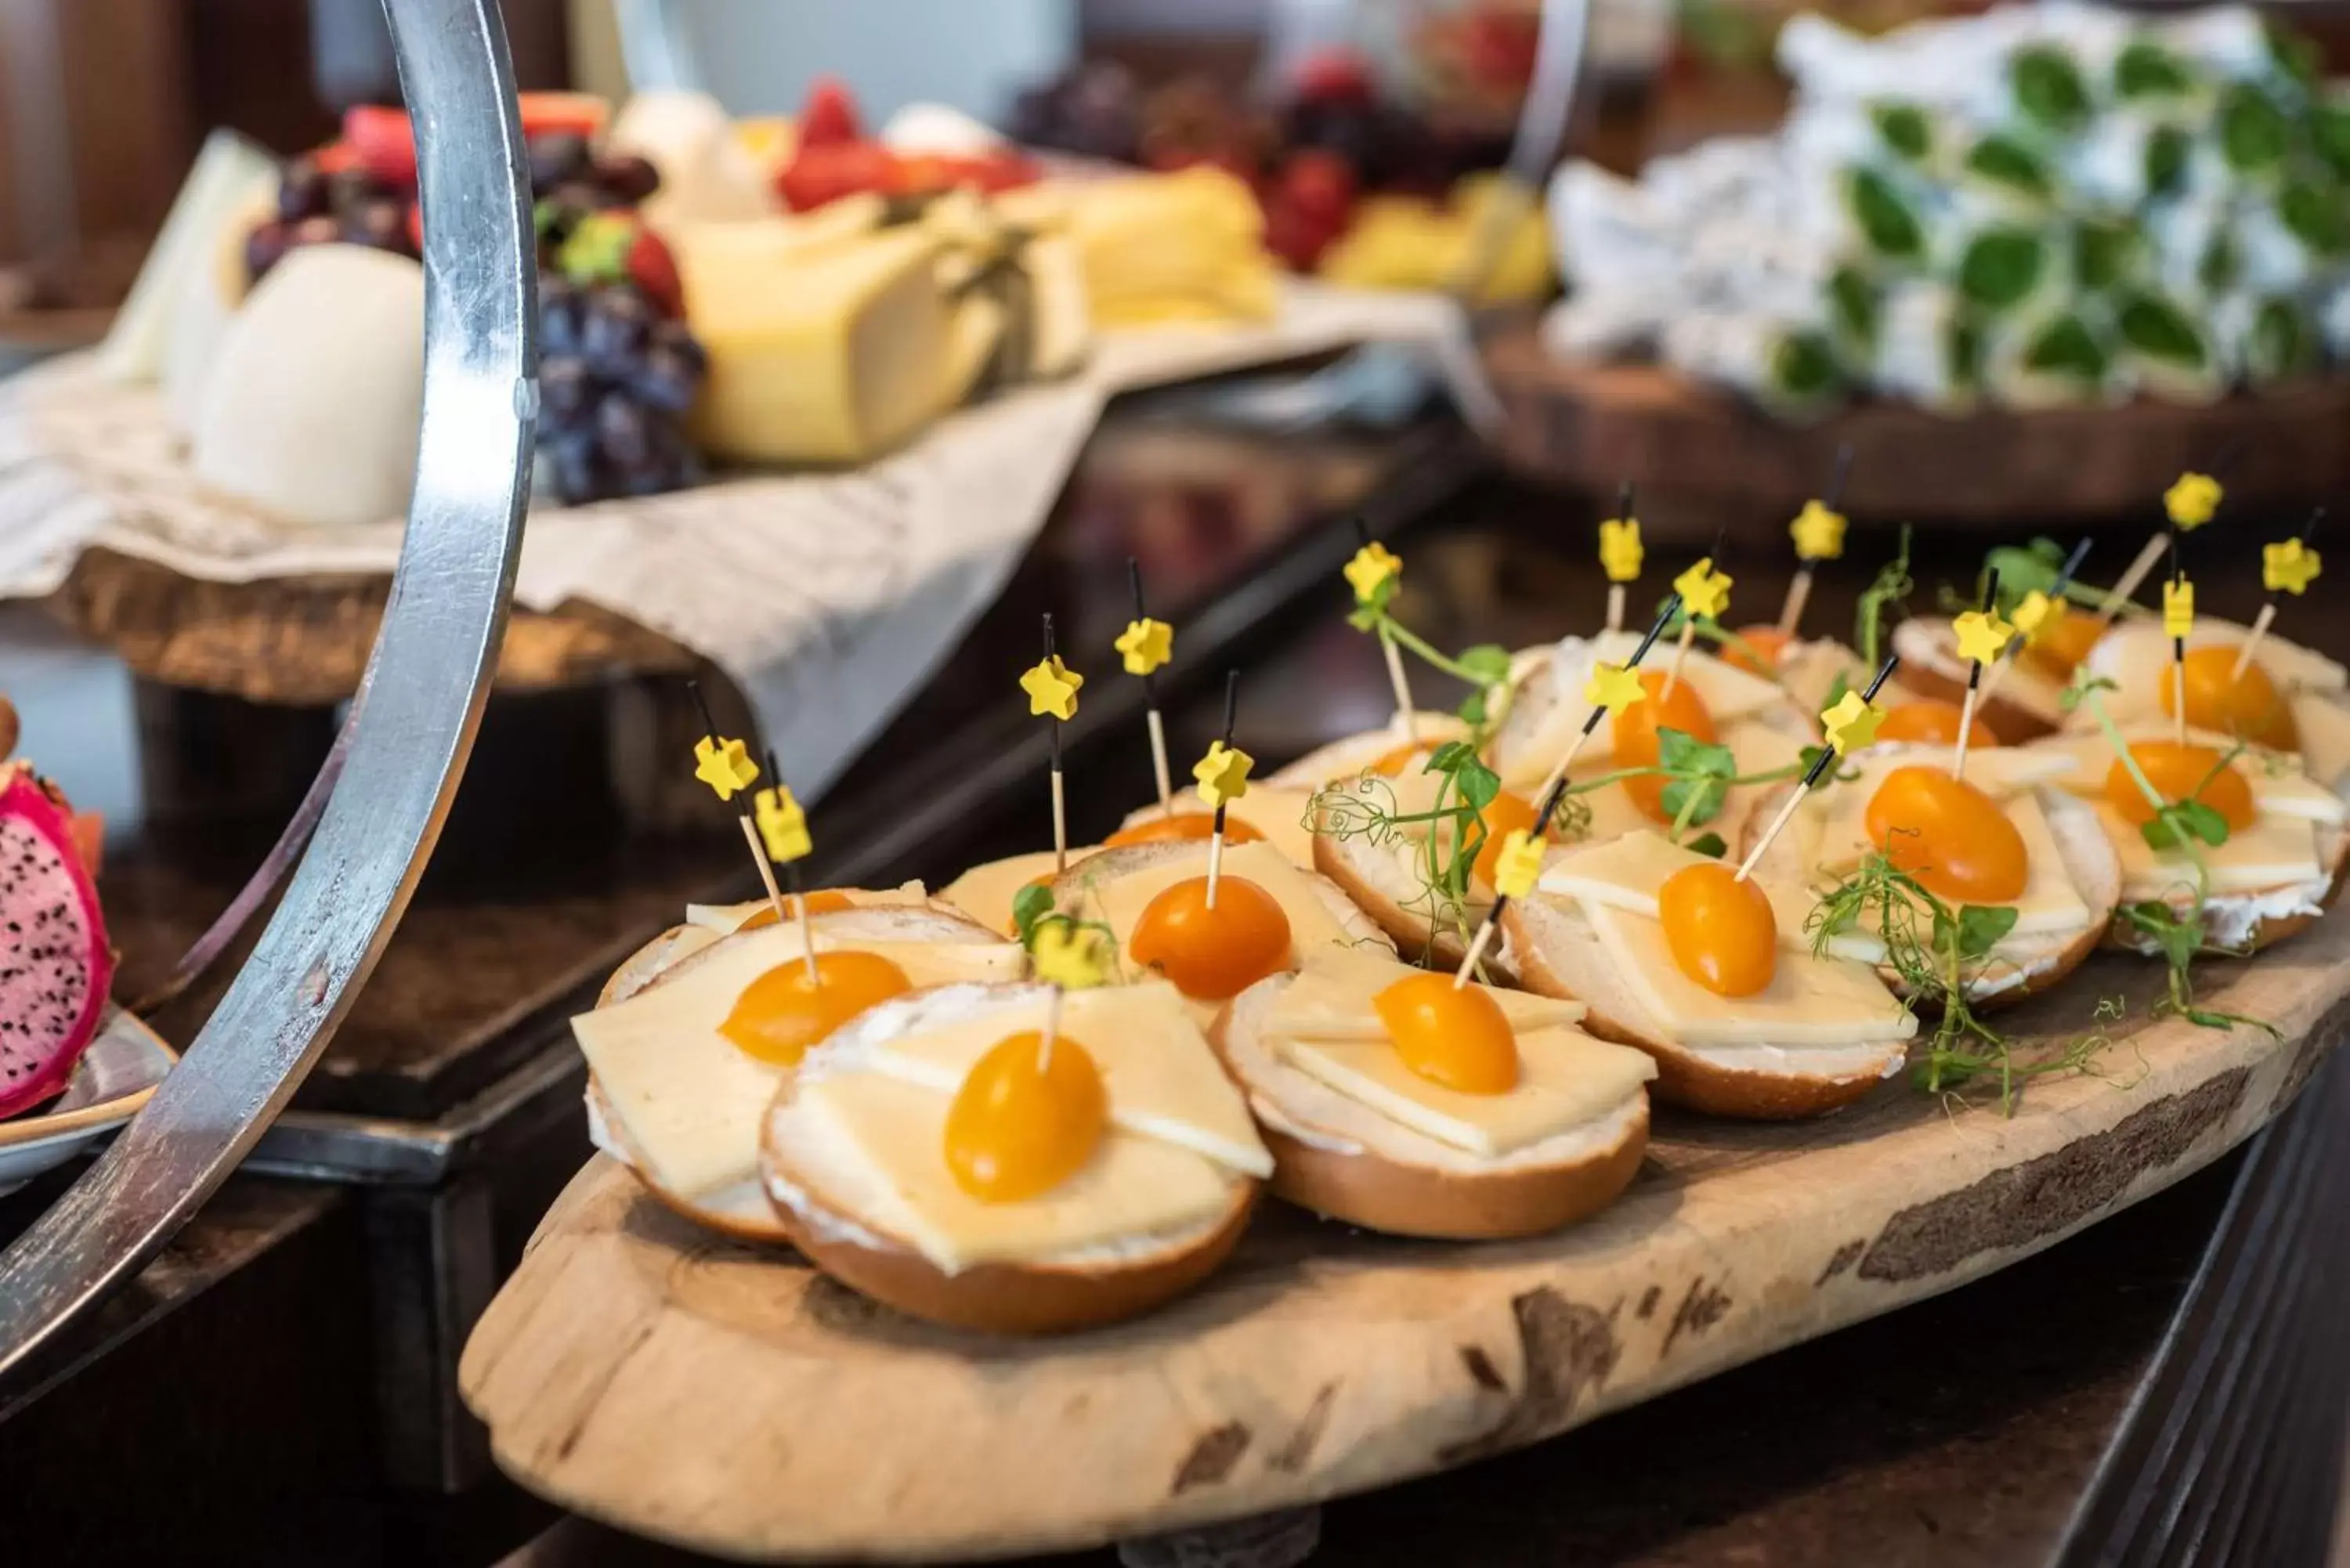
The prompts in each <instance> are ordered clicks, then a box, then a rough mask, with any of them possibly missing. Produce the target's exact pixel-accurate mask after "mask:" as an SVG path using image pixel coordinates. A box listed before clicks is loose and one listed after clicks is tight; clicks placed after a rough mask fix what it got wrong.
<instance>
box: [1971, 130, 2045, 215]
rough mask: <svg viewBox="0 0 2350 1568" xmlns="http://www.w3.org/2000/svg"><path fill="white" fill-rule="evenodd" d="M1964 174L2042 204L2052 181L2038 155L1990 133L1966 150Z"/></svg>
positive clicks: (1995, 132)
mask: <svg viewBox="0 0 2350 1568" xmlns="http://www.w3.org/2000/svg"><path fill="white" fill-rule="evenodd" d="M1966 169H1967V172H1968V173H1970V174H1972V175H1974V176H1975V177H1977V178H1978V179H1981V180H1985V181H1988V182H1991V184H1994V185H1997V186H1999V187H2001V188H2002V189H2003V190H2006V191H2008V192H2012V193H2013V194H2015V195H2018V196H2022V197H2025V198H2027V199H2028V200H2031V201H2033V202H2045V201H2046V200H2048V198H2049V197H2050V196H2052V195H2054V193H2055V190H2056V182H2055V181H2054V179H2053V178H2052V177H2051V176H2050V175H2049V172H2048V165H2047V163H2046V162H2045V161H2043V159H2042V158H2041V156H2040V155H2039V154H2038V153H2037V152H2034V151H2032V149H2031V148H2029V147H2027V146H2025V145H2024V144H2023V143H2022V142H2021V141H2019V140H2016V139H2015V138H2014V137H2012V136H2002V135H2001V134H2000V133H1999V132H1998V131H1992V132H1991V134H1990V135H1989V136H1986V137H1984V138H1983V139H1982V140H1980V141H1978V142H1976V143H1975V144H1974V145H1973V146H1972V147H1970V148H1969V149H1967V163H1966Z"/></svg>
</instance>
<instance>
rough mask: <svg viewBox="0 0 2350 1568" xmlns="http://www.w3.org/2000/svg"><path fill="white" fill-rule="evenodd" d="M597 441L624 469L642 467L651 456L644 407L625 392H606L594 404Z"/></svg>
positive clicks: (616, 463) (602, 450)
mask: <svg viewBox="0 0 2350 1568" xmlns="http://www.w3.org/2000/svg"><path fill="white" fill-rule="evenodd" d="M596 445H597V449H598V451H599V452H602V453H603V454H604V456H605V457H606V458H608V459H609V460H610V461H611V462H612V463H613V464H614V465H615V466H616V467H618V468H619V469H621V470H623V471H634V470H636V469H639V468H641V467H643V466H644V465H645V464H646V463H647V462H649V461H650V459H651V457H652V453H653V439H652V430H651V426H650V422H649V421H647V420H646V418H645V410H643V409H641V408H639V407H638V406H637V401H636V400H635V399H633V398H631V397H629V395H628V394H627V393H626V392H610V393H608V394H606V396H605V398H604V400H603V401H602V402H600V403H598V404H597V405H596Z"/></svg>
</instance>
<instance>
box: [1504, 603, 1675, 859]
mask: <svg viewBox="0 0 2350 1568" xmlns="http://www.w3.org/2000/svg"><path fill="white" fill-rule="evenodd" d="M1680 607H1681V596H1680V595H1679V593H1678V592H1674V593H1670V594H1667V595H1666V596H1665V603H1664V607H1663V608H1661V609H1659V610H1658V612H1657V618H1656V622H1655V624H1653V625H1651V626H1650V627H1649V628H1648V632H1647V634H1646V635H1645V636H1643V637H1642V638H1641V639H1640V646H1639V647H1638V648H1636V649H1633V650H1632V657H1631V658H1629V659H1626V660H1625V661H1624V668H1625V669H1627V670H1638V669H1639V668H1640V661H1641V660H1642V659H1646V658H1648V650H1649V649H1652V648H1654V647H1656V646H1657V639H1659V638H1660V637H1662V636H1664V634H1665V628H1666V627H1668V626H1669V625H1671V624H1672V619H1673V617H1674V616H1676V615H1679V613H1680ZM1606 717H1607V709H1605V708H1603V707H1601V706H1600V705H1599V704H1597V703H1596V702H1595V703H1593V704H1592V705H1591V711H1590V712H1588V713H1586V714H1585V715H1584V719H1583V728H1582V730H1581V731H1579V732H1577V733H1576V735H1575V739H1574V740H1573V741H1572V742H1569V743H1568V745H1567V748H1566V754H1565V756H1563V757H1561V758H1559V759H1558V762H1557V763H1555V765H1553V767H1552V768H1551V770H1550V772H1549V773H1548V774H1545V775H1544V778H1543V782H1542V788H1540V789H1538V790H1536V791H1535V792H1534V798H1535V799H1536V800H1537V801H1538V802H1540V808H1539V810H1538V811H1537V813H1536V818H1535V822H1534V831H1535V832H1536V833H1544V832H1547V831H1548V830H1549V827H1550V816H1551V813H1552V812H1554V811H1556V810H1557V809H1558V802H1559V796H1560V794H1561V793H1562V792H1563V791H1564V790H1565V788H1566V770H1567V769H1568V768H1570V767H1572V766H1574V765H1575V755H1576V753H1579V752H1581V751H1582V750H1583V747H1584V742H1586V741H1588V740H1590V739H1591V736H1592V733H1593V732H1595V731H1596V730H1597V729H1598V728H1599V721H1600V720H1602V719H1604V718H1606Z"/></svg>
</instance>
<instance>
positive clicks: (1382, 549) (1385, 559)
mask: <svg viewBox="0 0 2350 1568" xmlns="http://www.w3.org/2000/svg"><path fill="white" fill-rule="evenodd" d="M1346 576H1347V587H1351V588H1353V589H1354V590H1355V603H1356V604H1357V605H1359V606H1361V607H1363V608H1365V609H1378V608H1380V607H1384V606H1385V605H1386V604H1387V602H1388V599H1390V598H1392V597H1394V596H1395V585H1396V582H1397V580H1398V579H1399V578H1400V577H1401V576H1403V561H1402V558H1401V557H1399V556H1397V555H1396V554H1395V553H1394V552H1392V551H1390V550H1389V549H1388V547H1387V546H1386V545H1382V544H1380V543H1379V542H1378V540H1377V539H1373V540H1372V541H1370V542H1369V543H1368V544H1367V545H1364V546H1363V547H1362V548H1361V549H1359V550H1357V551H1356V552H1355V555H1354V558H1353V559H1352V560H1350V561H1348V562H1347V567H1346Z"/></svg>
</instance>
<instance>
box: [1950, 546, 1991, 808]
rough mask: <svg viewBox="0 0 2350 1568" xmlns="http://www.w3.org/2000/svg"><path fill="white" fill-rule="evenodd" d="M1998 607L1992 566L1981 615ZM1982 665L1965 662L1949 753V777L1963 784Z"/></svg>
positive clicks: (1985, 582) (1986, 582)
mask: <svg viewBox="0 0 2350 1568" xmlns="http://www.w3.org/2000/svg"><path fill="white" fill-rule="evenodd" d="M1998 605H1999V568H1998V567H1997V566H1993V567H1992V568H1991V571H1990V572H1989V573H1988V574H1986V575H1985V576H1984V577H1983V592H1982V613H1983V614H1985V615H1991V614H1993V613H1995V612H1996V609H1997V607H1998ZM1982 678H1983V665H1982V660H1981V659H1969V660H1968V661H1967V695H1966V701H1963V702H1961V703H1960V704H1959V745H1958V750H1957V751H1955V752H1953V753H1950V777H1951V778H1953V779H1956V780H1958V781H1960V782H1961V783H1963V782H1964V781H1965V779H1966V776H1967V742H1968V741H1969V740H1970V739H1971V738H1972V736H1973V734H1974V728H1975V702H1976V700H1977V698H1978V697H1979V696H1980V694H1981V691H1982Z"/></svg>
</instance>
